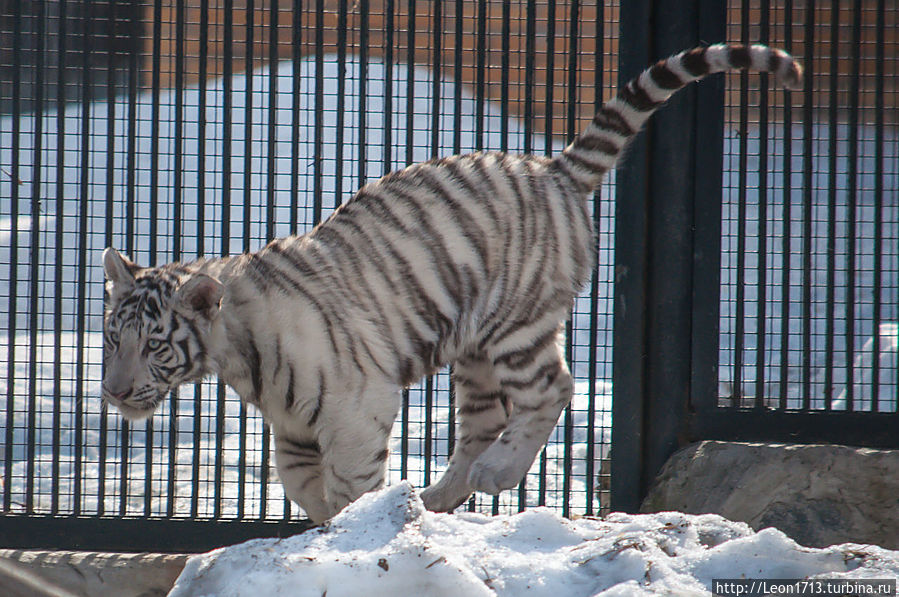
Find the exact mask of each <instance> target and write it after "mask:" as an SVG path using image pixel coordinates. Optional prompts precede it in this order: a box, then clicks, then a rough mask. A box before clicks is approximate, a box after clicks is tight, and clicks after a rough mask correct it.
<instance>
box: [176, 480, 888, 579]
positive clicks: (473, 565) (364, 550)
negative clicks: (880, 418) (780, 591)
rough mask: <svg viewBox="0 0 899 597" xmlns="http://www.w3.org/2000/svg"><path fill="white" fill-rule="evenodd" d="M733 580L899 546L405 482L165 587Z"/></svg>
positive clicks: (874, 564) (859, 573)
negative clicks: (426, 490)
mask: <svg viewBox="0 0 899 597" xmlns="http://www.w3.org/2000/svg"><path fill="white" fill-rule="evenodd" d="M726 578H780V579H783V578H797V579H798V578H801V579H815V578H828V579H897V578H899V552H896V551H889V550H886V549H882V548H879V547H874V546H866V545H854V544H846V545H839V546H834V547H829V548H826V549H809V548H804V547H801V546H799V545H797V544H796V543H795V542H794V541H792V540H791V539H789V538H788V537H787V536H786V535H784V534H783V533H781V532H780V531H777V530H774V529H766V530H763V531H761V532H758V533H755V532H753V531H752V530H751V529H750V528H749V527H748V526H747V525H745V524H743V523H736V522H730V521H728V520H726V519H724V518H721V517H720V516H716V515H711V514H706V515H701V516H696V515H688V514H680V513H674V512H666V513H660V514H644V515H624V514H613V515H611V516H609V517H608V518H606V519H594V518H581V519H578V520H567V519H564V518H561V517H560V516H558V515H556V514H554V513H552V512H551V511H549V510H547V509H541V508H537V509H534V510H529V511H525V512H523V513H520V514H516V515H512V516H495V517H489V516H484V515H481V514H473V513H464V514H436V513H433V512H428V511H427V510H425V509H424V506H423V505H422V503H421V500H420V499H419V498H418V496H417V495H416V493H415V491H414V490H413V489H412V487H411V486H410V485H409V484H407V483H402V484H399V485H395V486H392V487H389V488H387V489H384V490H382V491H380V492H377V493H371V494H367V495H365V496H363V497H362V498H360V499H359V500H357V501H356V502H355V503H354V504H351V505H350V506H349V507H348V508H347V509H346V510H345V511H344V512H342V513H341V514H339V515H338V516H337V517H335V518H334V519H333V520H332V521H331V522H330V523H329V524H328V525H327V526H325V527H322V528H317V529H313V530H310V531H308V532H306V533H305V534H302V535H297V536H295V537H291V538H289V539H280V540H279V539H259V540H255V541H249V542H247V543H244V544H241V545H235V546H233V547H226V548H222V549H219V550H216V551H213V552H210V553H208V554H203V555H198V556H195V557H193V558H191V560H190V561H189V562H188V564H187V566H186V567H185V569H184V572H183V573H182V574H181V576H180V577H179V578H178V582H177V583H176V585H175V587H174V589H173V590H172V592H171V593H170V594H169V595H170V596H186V595H190V596H199V595H216V596H220V597H225V596H237V595H247V596H251V597H258V596H260V595H292V596H296V597H302V596H307V595H308V596H310V597H311V596H314V597H321V596H322V595H327V596H328V597H340V596H358V595H365V596H366V597H378V596H380V595H384V596H390V597H394V596H396V595H424V596H443V595H445V596H447V597H450V596H452V597H457V596H460V595H465V596H471V597H474V596H482V595H483V596H494V595H495V596H500V595H506V596H510V597H512V596H519V595H545V596H548V597H563V596H564V597H578V596H585V597H586V596H596V595H602V596H612V595H621V596H625V595H627V596H631V595H709V594H711V591H710V589H711V587H712V581H713V579H726Z"/></svg>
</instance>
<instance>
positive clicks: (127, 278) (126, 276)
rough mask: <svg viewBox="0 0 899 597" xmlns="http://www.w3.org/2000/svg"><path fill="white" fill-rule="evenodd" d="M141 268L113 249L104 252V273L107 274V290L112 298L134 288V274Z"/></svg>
mask: <svg viewBox="0 0 899 597" xmlns="http://www.w3.org/2000/svg"><path fill="white" fill-rule="evenodd" d="M140 269H141V268H140V266H139V265H137V264H136V263H134V262H132V261H131V260H130V259H128V258H127V257H123V256H122V255H121V253H119V252H118V251H116V250H115V249H113V248H112V247H109V248H107V249H106V250H105V251H103V273H104V274H106V280H107V282H106V290H107V292H109V295H110V296H116V295H120V294H122V293H123V292H128V291H129V290H131V289H132V288H134V274H135V273H136V272H137V271H139V270H140Z"/></svg>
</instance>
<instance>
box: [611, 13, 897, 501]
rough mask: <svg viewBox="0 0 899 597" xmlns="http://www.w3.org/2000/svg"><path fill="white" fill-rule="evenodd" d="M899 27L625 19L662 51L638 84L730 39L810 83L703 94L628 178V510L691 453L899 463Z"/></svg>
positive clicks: (757, 18)
mask: <svg viewBox="0 0 899 597" xmlns="http://www.w3.org/2000/svg"><path fill="white" fill-rule="evenodd" d="M897 18H899V11H897V10H896V8H895V6H893V5H890V4H888V3H885V2H882V1H878V0H856V1H854V2H846V1H840V0H830V1H828V2H815V1H812V0H808V1H805V2H791V1H788V0H780V1H776V2H764V1H761V0H733V1H731V2H729V3H726V4H725V3H721V2H713V1H711V0H710V1H707V2H705V1H703V0H697V1H696V2H690V3H678V2H673V1H667V0H652V1H648V2H643V3H639V4H638V7H636V8H635V9H634V10H633V12H631V11H628V13H627V18H626V17H625V12H624V11H623V12H622V19H621V22H622V29H621V33H620V35H621V37H622V39H625V38H626V39H629V40H632V39H634V40H639V41H640V43H637V44H635V46H636V48H641V47H645V48H647V49H645V50H642V52H641V51H639V50H631V49H629V48H630V46H628V48H626V47H625V46H622V48H621V55H622V68H623V69H625V70H627V69H630V70H631V71H633V70H635V69H636V68H639V67H640V65H641V64H645V62H647V61H649V60H651V59H654V58H656V57H658V56H661V55H664V54H666V53H668V52H672V51H675V50H676V49H677V48H679V47H683V46H684V45H690V44H691V42H698V41H701V40H709V39H722V38H724V39H727V40H729V41H732V42H742V43H747V42H755V41H761V42H764V43H771V44H773V45H777V46H780V47H784V48H786V49H787V50H789V51H791V52H792V53H793V54H794V55H795V56H796V57H797V58H798V59H799V60H801V61H802V62H803V66H804V68H805V80H804V89H803V91H802V92H799V93H796V92H794V93H786V92H784V91H781V90H778V89H775V88H774V86H773V85H771V81H769V79H768V77H766V76H755V75H748V74H736V75H728V76H727V77H726V78H725V79H724V80H719V81H715V80H713V81H709V82H707V83H704V84H702V85H700V86H698V87H697V89H696V91H695V93H693V94H692V95H691V94H690V93H687V94H684V95H683V96H682V97H678V98H676V99H675V101H673V102H671V104H670V105H669V106H668V107H666V109H665V110H664V111H662V112H660V113H659V114H658V115H657V118H655V119H654V122H653V123H652V125H651V130H650V131H649V133H648V135H647V137H648V141H644V142H638V143H637V145H636V146H635V148H634V151H633V152H632V160H633V162H628V163H626V164H625V165H624V166H623V167H622V168H620V169H619V178H618V181H619V188H618V208H617V211H616V226H617V231H618V239H619V240H618V244H617V245H616V272H622V275H619V280H618V283H617V287H616V290H615V293H616V299H615V304H616V305H618V304H627V305H628V309H627V311H624V310H616V313H615V324H614V327H615V332H614V333H615V358H614V361H615V374H614V378H613V379H614V386H615V401H614V410H613V418H614V421H615V425H614V437H615V442H614V448H613V461H612V470H613V473H614V474H613V476H612V506H613V508H616V509H617V508H620V509H626V510H636V509H637V508H638V507H639V504H640V499H641V497H642V496H643V495H645V492H646V490H647V488H648V486H649V484H650V483H651V482H652V480H653V478H654V476H655V474H656V473H657V472H658V470H659V468H660V467H661V466H662V465H663V463H664V462H665V460H666V459H667V458H668V457H669V456H670V455H671V453H672V452H673V451H674V450H675V449H677V448H678V447H680V446H683V445H685V444H686V443H689V442H691V441H697V440H702V439H720V440H743V441H774V442H802V443H812V442H831V443H843V444H850V445H860V446H873V447H881V448H897V447H899V434H897V433H896V430H897V429H899V408H897V367H899V362H897V321H899V311H897V309H899V191H897V188H899V166H897V165H899V159H897V158H899V129H897V118H896V116H897V103H899V92H897V88H896V80H897V79H896V74H897V72H896V71H897V66H899V60H897V56H899V52H897V49H899V48H897V34H896V32H897V27H896V25H897ZM660 23H662V24H663V25H661V26H660V25H659V24H660ZM641 44H642V45H641ZM632 163H633V164H634V165H631V164H632ZM718 172H721V173H722V176H720V177H719V176H718V175H717V173H718ZM629 229H630V230H637V231H639V233H638V234H636V235H632V236H631V238H629V239H628V240H627V241H625V240H624V236H623V234H622V232H623V231H625V230H629ZM631 338H638V340H637V341H632V340H631ZM633 405H637V406H633Z"/></svg>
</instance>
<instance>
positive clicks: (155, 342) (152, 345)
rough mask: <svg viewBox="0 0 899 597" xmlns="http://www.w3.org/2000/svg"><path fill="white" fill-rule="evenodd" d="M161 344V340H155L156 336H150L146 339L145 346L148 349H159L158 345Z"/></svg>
mask: <svg viewBox="0 0 899 597" xmlns="http://www.w3.org/2000/svg"><path fill="white" fill-rule="evenodd" d="M160 346H162V342H161V341H159V340H157V339H156V338H150V339H149V340H147V348H149V349H150V350H159V347H160Z"/></svg>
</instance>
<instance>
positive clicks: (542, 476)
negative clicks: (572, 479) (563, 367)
mask: <svg viewBox="0 0 899 597" xmlns="http://www.w3.org/2000/svg"><path fill="white" fill-rule="evenodd" d="M555 72H556V1H555V0H548V2H547V4H546V100H545V103H544V123H545V124H544V127H543V129H544V131H545V135H544V137H543V139H544V147H543V153H544V154H545V155H547V156H549V155H552V153H553V116H554V113H553V110H554V108H555V102H554V94H553V86H554V85H555ZM539 458H540V464H539V470H540V472H539V477H538V481H537V505H538V506H545V505H546V475H547V468H546V464H547V463H546V447H545V446H544V448H543V449H542V450H540V457H539Z"/></svg>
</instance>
